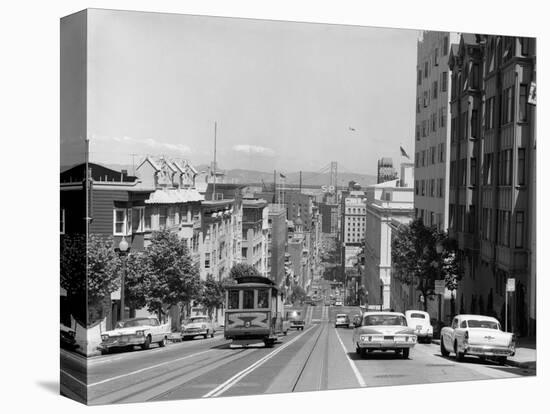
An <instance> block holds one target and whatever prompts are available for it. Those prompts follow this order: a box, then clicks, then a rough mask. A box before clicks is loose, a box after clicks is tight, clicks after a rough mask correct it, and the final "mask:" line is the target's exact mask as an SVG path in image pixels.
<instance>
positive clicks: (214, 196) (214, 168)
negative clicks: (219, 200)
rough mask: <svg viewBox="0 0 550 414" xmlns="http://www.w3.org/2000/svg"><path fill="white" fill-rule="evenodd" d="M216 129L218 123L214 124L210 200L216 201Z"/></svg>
mask: <svg viewBox="0 0 550 414" xmlns="http://www.w3.org/2000/svg"><path fill="white" fill-rule="evenodd" d="M217 129H218V123H217V122H214V165H213V166H212V169H213V170H214V185H213V188H212V200H215V199H216V168H217V167H216V139H217V136H216V135H217Z"/></svg>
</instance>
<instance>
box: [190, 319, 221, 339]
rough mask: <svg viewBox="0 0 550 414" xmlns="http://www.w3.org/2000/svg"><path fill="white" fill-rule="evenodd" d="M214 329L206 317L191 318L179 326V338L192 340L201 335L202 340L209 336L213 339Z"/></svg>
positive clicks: (212, 323) (210, 320)
mask: <svg viewBox="0 0 550 414" xmlns="http://www.w3.org/2000/svg"><path fill="white" fill-rule="evenodd" d="M215 333H216V328H215V327H214V322H212V319H210V318H209V317H208V316H206V315H197V316H191V317H190V318H189V319H187V320H186V321H184V322H183V324H182V325H181V338H182V339H187V338H194V337H195V336H198V335H201V336H202V337H203V338H204V339H206V338H208V336H210V337H211V338H214V334H215Z"/></svg>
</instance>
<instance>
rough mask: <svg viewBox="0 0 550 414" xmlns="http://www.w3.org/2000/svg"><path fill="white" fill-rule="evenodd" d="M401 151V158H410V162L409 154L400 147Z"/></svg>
mask: <svg viewBox="0 0 550 414" xmlns="http://www.w3.org/2000/svg"><path fill="white" fill-rule="evenodd" d="M399 149H400V150H401V156H402V157H406V158H408V159H409V160H410V159H411V158H410V157H409V156H408V155H407V153H406V152H405V150H404V149H403V147H399Z"/></svg>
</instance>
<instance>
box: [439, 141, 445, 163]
mask: <svg viewBox="0 0 550 414" xmlns="http://www.w3.org/2000/svg"><path fill="white" fill-rule="evenodd" d="M439 162H445V143H442V144H439Z"/></svg>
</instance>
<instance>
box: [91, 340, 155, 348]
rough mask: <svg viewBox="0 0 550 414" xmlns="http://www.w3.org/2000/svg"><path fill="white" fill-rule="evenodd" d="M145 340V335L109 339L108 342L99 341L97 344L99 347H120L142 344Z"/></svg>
mask: <svg viewBox="0 0 550 414" xmlns="http://www.w3.org/2000/svg"><path fill="white" fill-rule="evenodd" d="M144 342H145V337H135V338H124V339H115V340H109V342H101V343H100V344H99V346H98V348H99V349H109V348H120V347H123V346H130V345H142V344H143V343H144Z"/></svg>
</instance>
